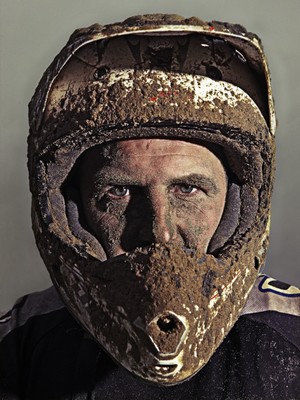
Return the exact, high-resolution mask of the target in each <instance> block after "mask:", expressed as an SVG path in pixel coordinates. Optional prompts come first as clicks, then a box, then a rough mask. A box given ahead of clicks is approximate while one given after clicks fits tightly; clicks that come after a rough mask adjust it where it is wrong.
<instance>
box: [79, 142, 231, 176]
mask: <svg viewBox="0 0 300 400" xmlns="http://www.w3.org/2000/svg"><path fill="white" fill-rule="evenodd" d="M81 165H82V168H81V171H82V172H83V174H84V175H87V174H94V173H96V174H97V173H98V172H101V171H102V172H103V173H105V174H106V173H109V172H111V173H113V175H114V176H116V175H117V174H120V175H121V174H123V173H126V174H130V175H135V176H143V175H145V176H150V175H152V177H154V176H156V177H157V179H159V177H160V176H163V175H164V176H174V177H175V176H176V175H177V176H178V175H184V174H189V173H204V172H207V173H209V174H210V175H211V176H212V175H218V174H220V173H222V175H223V174H224V167H223V164H222V162H221V161H220V159H219V157H217V156H216V155H215V154H214V152H213V151H211V150H210V149H208V148H207V147H205V146H203V145H200V144H196V143H192V142H189V141H184V140H172V139H130V140H121V141H116V142H111V143H108V144H104V145H100V146H95V147H94V148H92V149H90V150H88V151H87V152H86V153H85V154H84V157H83V163H82V164H81Z"/></svg>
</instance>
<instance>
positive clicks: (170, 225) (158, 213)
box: [140, 192, 176, 243]
mask: <svg viewBox="0 0 300 400" xmlns="http://www.w3.org/2000/svg"><path fill="white" fill-rule="evenodd" d="M148 205H149V208H148V209H147V210H146V212H148V213H149V214H150V215H149V218H147V221H144V222H145V223H144V224H143V226H142V227H141V232H140V233H141V235H140V237H141V239H142V240H143V241H147V242H151V243H168V242H170V241H173V240H174V239H175V238H176V221H175V215H174V213H173V212H172V207H171V205H170V204H169V201H168V197H167V194H164V193H157V192H155V193H151V194H150V195H149V196H148Z"/></svg>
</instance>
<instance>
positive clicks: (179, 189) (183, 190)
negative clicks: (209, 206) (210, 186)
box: [172, 183, 200, 195]
mask: <svg viewBox="0 0 300 400" xmlns="http://www.w3.org/2000/svg"><path fill="white" fill-rule="evenodd" d="M199 190H200V189H199V188H198V187H197V186H195V185H190V184H187V183H180V184H176V185H174V186H173V188H172V192H174V193H176V194H181V195H191V194H196V193H197V192H199Z"/></svg>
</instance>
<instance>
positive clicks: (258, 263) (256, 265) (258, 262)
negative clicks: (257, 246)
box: [254, 257, 260, 270]
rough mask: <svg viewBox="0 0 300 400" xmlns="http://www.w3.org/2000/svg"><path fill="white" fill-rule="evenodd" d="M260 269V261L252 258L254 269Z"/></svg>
mask: <svg viewBox="0 0 300 400" xmlns="http://www.w3.org/2000/svg"><path fill="white" fill-rule="evenodd" d="M259 267H260V259H259V258H258V257H254V268H255V269H256V270H259Z"/></svg>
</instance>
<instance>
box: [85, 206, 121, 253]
mask: <svg viewBox="0 0 300 400" xmlns="http://www.w3.org/2000/svg"><path fill="white" fill-rule="evenodd" d="M85 214H86V216H87V222H88V225H89V226H90V228H91V229H92V231H93V233H94V235H95V237H96V238H97V239H98V241H99V242H100V243H101V244H102V245H104V247H105V248H106V250H109V248H110V247H115V246H117V245H118V244H119V243H120V240H121V235H122V233H123V231H124V228H125V222H126V220H125V216H124V206H123V205H121V204H117V205H116V204H113V203H112V202H110V201H104V199H102V200H101V201H100V202H96V201H95V200H91V201H90V202H89V203H88V206H87V208H86V213H85Z"/></svg>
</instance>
